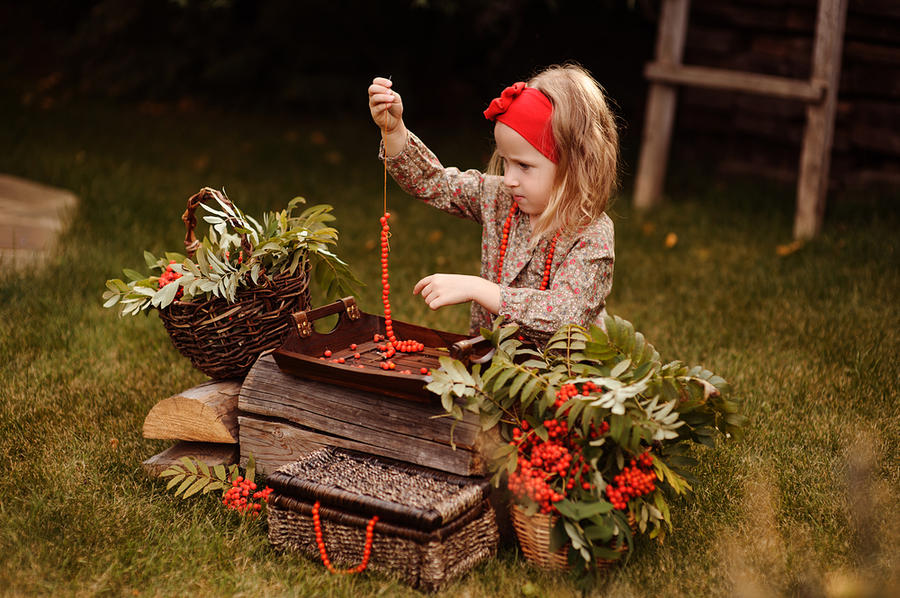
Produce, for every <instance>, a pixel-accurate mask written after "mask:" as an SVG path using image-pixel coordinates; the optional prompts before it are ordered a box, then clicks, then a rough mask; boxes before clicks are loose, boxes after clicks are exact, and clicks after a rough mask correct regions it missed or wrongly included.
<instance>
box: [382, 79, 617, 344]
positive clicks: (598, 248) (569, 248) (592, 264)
mask: <svg viewBox="0 0 900 598" xmlns="http://www.w3.org/2000/svg"><path fill="white" fill-rule="evenodd" d="M369 109H370V111H371V113H372V118H373V120H374V121H375V124H377V125H378V126H379V127H380V128H381V134H382V143H383V147H382V156H381V157H382V158H383V159H384V160H385V163H386V166H387V169H388V171H389V172H390V173H391V176H393V178H394V180H396V181H397V183H398V184H399V185H400V186H401V187H402V188H403V189H404V190H405V191H407V192H408V193H410V194H412V195H415V196H416V197H418V198H419V199H421V200H423V201H424V202H426V203H429V204H431V205H433V206H435V207H436V208H439V209H441V210H444V211H446V212H450V213H451V214H455V215H457V216H460V217H463V218H469V219H471V220H475V221H476V222H478V223H480V224H481V225H482V245H481V250H482V255H481V276H467V275H462V274H432V275H430V276H426V277H425V278H423V279H422V280H420V281H419V282H418V283H416V285H415V288H414V289H413V293H414V294H421V295H422V298H423V299H424V300H425V302H426V303H427V304H428V306H429V307H430V308H431V309H438V308H440V307H443V306H445V305H453V304H457V303H464V302H467V301H471V302H472V321H471V325H472V330H471V332H472V334H477V333H478V331H479V328H480V327H482V326H485V327H490V323H491V317H492V314H493V315H496V314H499V315H502V316H504V317H505V320H506V321H508V322H515V323H516V324H518V325H519V327H520V330H521V332H522V333H523V334H525V335H526V336H528V337H529V338H530V339H531V340H534V341H536V342H539V343H543V342H544V341H546V339H547V338H548V337H549V336H550V335H551V334H552V333H554V332H555V331H556V330H558V329H559V328H560V327H561V326H563V325H564V324H567V323H576V324H580V325H582V326H589V325H590V324H592V323H594V324H597V325H599V326H603V317H604V315H605V314H606V297H607V295H609V292H610V289H611V288H612V273H613V259H614V255H613V224H612V221H611V220H610V218H609V216H607V215H606V212H605V210H606V206H607V202H608V201H609V198H610V196H611V194H612V193H613V190H614V189H615V187H616V168H617V165H616V164H617V160H618V134H617V132H616V126H615V118H614V116H613V114H612V112H611V110H610V109H609V106H608V105H607V102H606V98H605V97H604V93H603V90H602V88H601V87H600V86H599V85H598V84H597V82H596V81H595V80H594V79H593V78H592V77H591V76H590V75H589V74H588V73H587V71H585V70H584V69H582V68H581V67H579V66H573V65H565V66H554V67H550V68H548V69H546V70H545V71H543V72H541V73H540V74H538V75H537V76H535V77H533V78H532V79H531V80H530V81H528V83H527V84H526V83H522V82H519V83H516V84H515V85H513V86H511V87H507V88H506V89H505V90H503V93H502V94H501V95H500V97H499V98H496V99H494V100H493V101H492V102H491V103H490V105H489V106H488V108H487V110H485V111H484V116H485V117H486V118H487V119H488V120H490V121H493V122H494V123H495V124H494V140H495V142H496V149H495V150H494V154H493V157H492V158H491V162H490V164H489V166H488V172H489V173H490V174H482V173H481V172H478V171H476V170H469V171H466V172H460V171H459V170H458V169H456V168H444V167H443V166H442V165H441V163H440V162H439V161H438V159H437V158H436V157H435V156H434V154H432V153H431V151H429V150H428V148H426V147H425V145H424V144H423V143H422V142H421V141H420V140H419V138H418V137H416V136H415V135H413V134H412V133H411V132H409V131H408V130H407V129H406V126H405V125H404V123H403V118H402V116H403V102H402V101H401V99H400V95H399V94H398V93H396V92H395V91H394V90H393V86H392V83H391V81H389V80H388V79H384V78H381V77H377V78H375V79H374V80H373V81H372V84H371V85H370V86H369Z"/></svg>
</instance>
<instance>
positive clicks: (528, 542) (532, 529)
mask: <svg viewBox="0 0 900 598" xmlns="http://www.w3.org/2000/svg"><path fill="white" fill-rule="evenodd" d="M509 510H510V515H511V517H512V524H513V528H515V530H516V538H518V540H519V547H520V548H521V549H522V554H524V555H525V558H526V559H528V561H529V562H530V563H532V564H534V565H536V566H537V567H540V568H541V569H547V570H551V571H569V570H571V566H570V565H569V561H568V547H567V546H563V547H562V548H560V549H559V550H557V551H556V552H550V532H551V530H552V529H553V526H554V525H556V521H557V519H558V518H559V516H558V515H545V514H543V513H535V514H534V515H528V514H527V513H526V512H525V509H524V508H523V507H521V506H520V505H518V504H515V503H513V504H512V505H510V509H509ZM628 524H629V526H630V527H631V529H632V531H634V530H635V529H636V528H635V520H634V516H633V515H631V514H630V513H629V515H628ZM611 547H612V548H614V549H615V550H616V551H617V552H621V553H624V552H625V551H627V550H628V545H627V544H625V543H624V542H623V543H622V545H621V546H620V547H619V548H615V545H614V543H612V544H611ZM619 562H621V559H615V560H613V559H597V568H598V569H601V570H603V569H607V568H609V567H612V566H614V565H616V564H618V563H619Z"/></svg>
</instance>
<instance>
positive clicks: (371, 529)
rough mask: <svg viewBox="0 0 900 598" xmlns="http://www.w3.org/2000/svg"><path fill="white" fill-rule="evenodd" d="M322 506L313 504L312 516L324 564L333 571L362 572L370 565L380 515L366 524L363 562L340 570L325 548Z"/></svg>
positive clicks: (317, 544)
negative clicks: (321, 517)
mask: <svg viewBox="0 0 900 598" xmlns="http://www.w3.org/2000/svg"><path fill="white" fill-rule="evenodd" d="M320 506H321V505H320V503H319V502H318V501H316V504H314V505H313V509H312V516H313V528H314V530H315V533H316V546H318V547H319V556H321V557H322V564H323V565H325V568H326V569H328V570H329V571H330V572H331V573H345V574H349V573H362V572H363V571H365V570H366V567H367V566H368V565H369V558H370V557H371V556H372V541H373V540H374V539H375V524H376V523H378V515H375V516H374V517H372V518H371V519H370V520H369V523H368V525H366V543H365V545H364V546H363V558H362V562H361V563H360V564H359V565H357V566H356V567H351V568H350V569H345V570H344V571H340V570H338V569H336V568H335V567H334V565H332V564H331V559H329V558H328V552H327V551H326V550H325V536H324V535H323V534H322V521H321V519H320V518H319V507H320Z"/></svg>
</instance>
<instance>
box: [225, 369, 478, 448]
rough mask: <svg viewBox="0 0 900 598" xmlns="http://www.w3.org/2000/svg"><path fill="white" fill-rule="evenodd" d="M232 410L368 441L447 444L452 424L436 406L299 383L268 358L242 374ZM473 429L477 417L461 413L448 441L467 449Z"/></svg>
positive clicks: (475, 429)
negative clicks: (389, 439)
mask: <svg viewBox="0 0 900 598" xmlns="http://www.w3.org/2000/svg"><path fill="white" fill-rule="evenodd" d="M238 406H239V408H240V410H241V411H244V412H247V413H255V414H259V415H266V416H271V417H278V418H283V419H286V420H289V421H292V422H295V423H298V424H301V425H303V426H306V427H308V428H311V429H315V430H321V431H323V432H325V433H328V434H334V435H338V436H344V437H352V438H363V439H367V440H368V439H377V438H379V437H381V436H384V435H388V436H396V437H398V438H400V439H404V440H406V441H408V442H410V443H418V442H420V441H424V442H428V443H436V444H442V445H449V444H450V429H451V426H452V420H451V419H450V418H449V417H446V414H445V412H444V410H443V408H442V407H441V405H440V404H439V403H438V402H432V403H415V402H411V401H407V400H404V399H398V398H394V397H387V396H381V395H377V394H374V393H368V392H364V391H359V390H354V389H351V388H344V387H341V386H335V385H332V384H325V383H322V382H316V381H314V380H304V379H301V378H298V377H295V376H291V375H289V374H285V373H284V372H282V371H281V370H280V369H279V368H278V366H277V364H276V363H275V361H274V359H273V358H272V356H271V355H264V356H262V357H260V359H259V360H257V362H256V364H255V365H254V366H253V369H251V370H250V372H249V373H248V374H247V377H246V378H245V380H244V384H243V386H242V387H241V392H240V398H239V400H238ZM479 431H480V425H479V422H478V419H477V417H476V416H474V415H473V414H471V413H465V419H464V420H462V421H460V422H459V423H458V424H457V426H456V428H455V430H454V434H453V439H454V441H455V442H456V444H457V445H458V446H461V447H463V448H472V447H473V446H474V445H475V442H476V438H477V436H478V433H479Z"/></svg>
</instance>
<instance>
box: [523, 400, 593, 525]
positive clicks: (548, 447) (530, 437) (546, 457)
mask: <svg viewBox="0 0 900 598" xmlns="http://www.w3.org/2000/svg"><path fill="white" fill-rule="evenodd" d="M599 390H601V388H600V387H599V386H597V385H596V384H594V383H593V382H585V383H583V384H582V385H581V387H580V388H579V387H578V386H577V385H575V384H564V385H563V386H562V387H560V389H559V390H558V391H557V392H556V401H555V403H554V407H555V408H556V410H557V412H559V410H560V409H561V408H562V407H563V406H564V405H565V404H566V403H567V402H568V401H569V400H570V399H571V398H572V397H575V396H578V395H582V396H589V395H591V394H592V393H596V392H597V391H599ZM567 413H568V409H566V410H565V411H563V412H561V413H560V415H565V414H567ZM542 423H543V428H544V430H546V432H547V440H542V439H541V437H540V436H538V435H537V434H536V433H535V432H534V431H533V430H530V426H529V424H528V422H527V421H522V423H521V424H520V427H518V428H514V429H513V431H512V440H511V441H510V444H511V445H513V446H515V447H516V449H517V467H516V470H515V471H514V472H513V473H512V474H510V476H509V482H508V486H509V489H510V491H511V492H512V493H513V494H514V495H515V496H516V497H517V498H528V499H531V500H533V501H534V502H536V503H537V504H538V507H539V509H540V512H541V513H548V514H549V513H553V512H554V511H555V510H556V509H555V507H554V505H553V503H556V502H559V501H560V500H562V499H563V498H566V495H567V494H568V493H570V492H572V491H579V490H581V491H586V492H591V491H592V490H594V484H593V480H592V479H591V466H590V463H588V461H587V460H586V459H585V455H584V452H583V447H584V445H585V444H586V441H587V440H593V439H596V438H600V437H601V436H603V435H605V434H606V433H607V432H609V422H606V421H602V422H600V423H599V424H595V423H594V422H591V424H590V427H589V428H588V431H587V432H588V433H587V438H585V437H583V436H582V434H581V432H580V430H577V429H572V430H570V429H569V425H568V423H567V421H566V420H565V419H548V420H544V421H543V422H542Z"/></svg>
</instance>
